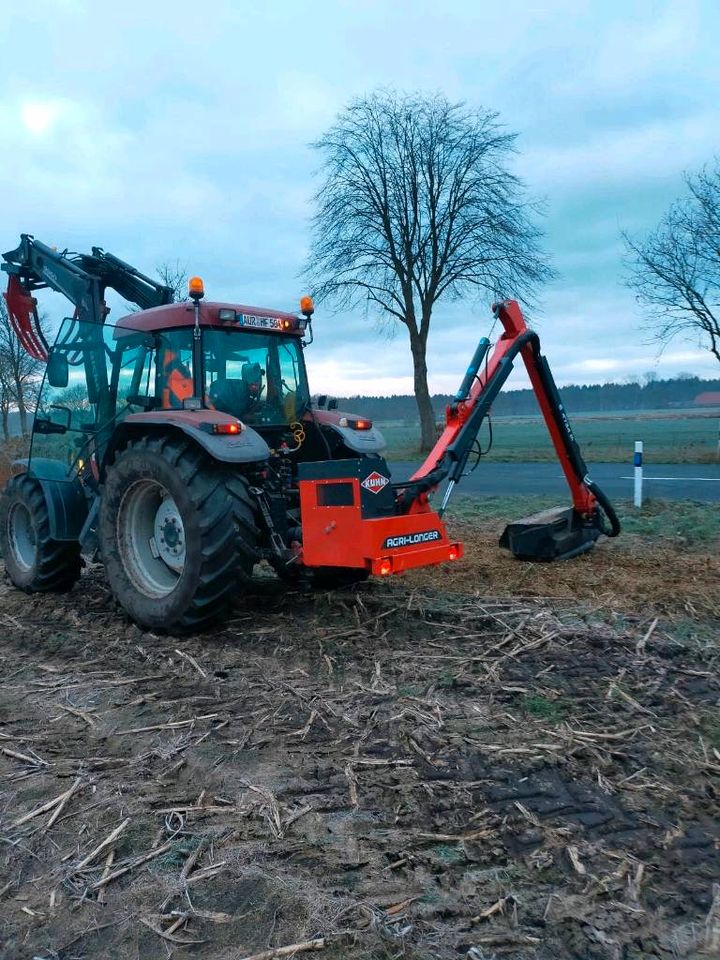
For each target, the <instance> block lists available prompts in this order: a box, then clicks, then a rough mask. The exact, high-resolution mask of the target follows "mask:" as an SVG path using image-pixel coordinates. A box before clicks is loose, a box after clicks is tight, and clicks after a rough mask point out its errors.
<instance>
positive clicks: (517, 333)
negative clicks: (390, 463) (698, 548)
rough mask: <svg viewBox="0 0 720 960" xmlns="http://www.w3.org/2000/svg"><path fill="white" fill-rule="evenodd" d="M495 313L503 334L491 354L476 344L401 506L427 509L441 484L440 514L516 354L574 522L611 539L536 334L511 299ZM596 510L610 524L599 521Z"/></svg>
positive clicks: (600, 497)
mask: <svg viewBox="0 0 720 960" xmlns="http://www.w3.org/2000/svg"><path fill="white" fill-rule="evenodd" d="M494 311H495V314H496V316H497V318H498V319H499V320H500V322H501V323H502V325H503V328H504V332H503V334H502V335H501V337H500V339H499V340H498V341H497V343H496V345H495V348H494V349H493V351H492V353H491V354H490V342H489V340H487V339H485V338H483V339H482V340H481V341H480V343H479V344H478V347H477V350H476V351H475V355H474V357H473V360H472V363H471V365H470V367H469V368H468V370H467V373H466V374H465V377H464V379H463V383H462V385H461V387H460V390H459V391H458V393H457V394H456V396H455V399H454V401H453V402H452V403H450V404H449V405H448V407H447V410H446V416H445V429H444V430H443V432H442V434H441V436H440V438H439V439H438V441H437V443H436V444H435V446H434V447H433V449H432V451H431V452H430V454H429V455H428V457H427V459H426V460H425V462H424V463H423V464H422V466H421V467H419V469H418V470H417V471H416V472H415V473H414V474H413V475H412V477H411V478H410V480H409V481H408V482H407V484H403V485H402V487H401V489H400V491H399V494H398V503H399V505H400V508H401V509H402V510H403V511H404V512H406V513H409V514H411V513H418V512H424V511H425V510H427V509H428V505H427V501H428V497H429V496H430V494H431V493H432V492H433V491H434V490H436V489H437V487H438V486H439V485H440V484H441V483H443V482H445V481H446V482H447V487H446V490H445V495H444V498H443V503H442V506H441V508H440V513H441V514H442V512H443V511H444V509H445V506H446V505H447V502H448V499H449V497H450V494H451V493H452V490H453V488H454V487H455V485H456V484H457V483H458V482H459V481H460V480H461V478H462V476H463V474H464V473H465V469H466V467H467V462H468V459H469V457H470V454H471V452H472V448H473V445H474V444H475V441H476V438H477V436H478V432H479V430H480V427H481V425H482V422H483V420H484V419H485V417H486V416H487V415H488V413H489V411H490V407H491V406H492V404H493V402H494V400H495V398H496V397H497V395H498V393H499V392H500V390H501V389H502V387H503V385H504V384H505V382H506V380H507V378H508V377H509V375H510V373H511V371H512V369H513V363H514V360H515V359H516V357H517V356H518V354H520V355H521V356H522V359H523V361H524V363H525V367H526V368H527V371H528V376H529V377H530V383H531V384H532V388H533V390H534V392H535V396H536V397H537V400H538V404H539V406H540V410H541V412H542V415H543V418H544V420H545V423H546V425H547V428H548V432H549V433H550V437H551V440H552V443H553V446H554V448H555V453H556V454H557V457H558V460H559V461H560V465H561V467H562V470H563V473H564V475H565V479H566V481H567V483H568V486H569V488H570V493H571V496H572V503H573V511H574V514H575V515H576V518H577V519H578V521H579V522H581V523H583V524H590V525H594V526H597V528H598V529H599V530H600V531H601V532H603V533H606V534H607V535H609V536H616V535H617V533H618V532H619V530H620V526H619V523H618V520H617V516H616V514H615V512H614V510H613V508H612V505H611V504H610V503H609V501H608V500H607V498H606V497H605V496H604V494H603V493H602V491H601V490H599V488H598V487H597V485H596V484H595V483H594V482H593V481H592V480H590V477H589V475H588V470H587V467H586V465H585V461H584V460H583V457H582V454H581V452H580V448H579V446H578V444H577V441H576V440H575V436H574V434H573V432H572V428H571V426H570V421H569V419H568V416H567V413H566V412H565V408H564V406H563V404H562V401H561V399H560V395H559V393H558V390H557V387H556V385H555V381H554V379H553V377H552V373H551V372H550V367H549V365H548V362H547V360H546V359H545V357H544V356H543V355H542V353H541V352H540V340H539V338H538V336H537V334H536V333H534V331H532V330H530V329H529V328H528V327H527V325H526V323H525V319H524V317H523V315H522V312H521V310H520V307H519V305H518V304H517V302H516V301H514V300H507V301H504V302H503V303H499V304H496V305H495V307H494ZM488 354H490V355H489V356H488ZM483 365H484V367H483ZM600 508H601V509H602V511H603V512H604V514H605V515H606V517H607V518H608V520H609V526H608V525H606V524H605V523H604V520H603V518H602V516H601V513H600Z"/></svg>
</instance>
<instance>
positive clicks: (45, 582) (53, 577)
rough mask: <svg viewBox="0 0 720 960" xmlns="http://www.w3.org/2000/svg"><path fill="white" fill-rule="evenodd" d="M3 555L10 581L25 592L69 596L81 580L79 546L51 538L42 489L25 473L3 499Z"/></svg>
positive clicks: (0, 539) (0, 544)
mask: <svg viewBox="0 0 720 960" xmlns="http://www.w3.org/2000/svg"><path fill="white" fill-rule="evenodd" d="M0 553H1V554H2V556H3V559H4V561H5V570H6V572H7V575H8V576H9V577H10V580H11V582H12V583H14V584H15V586H16V587H18V588H19V589H20V590H24V591H25V592H26V593H66V592H67V591H68V590H71V589H72V588H73V585H74V584H75V583H77V581H78V579H79V578H80V573H81V570H82V558H81V556H80V544H79V543H78V542H77V541H75V540H71V541H67V540H53V539H52V537H51V536H50V517H49V514H48V507H47V503H46V501H45V495H44V494H43V491H42V487H41V485H40V483H39V482H38V481H37V480H33V479H32V478H31V477H29V476H28V475H27V474H26V473H23V474H20V475H19V476H16V477H12V478H11V479H10V480H9V481H8V483H7V486H6V487H5V490H4V491H3V494H2V497H0Z"/></svg>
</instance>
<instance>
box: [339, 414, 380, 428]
mask: <svg viewBox="0 0 720 960" xmlns="http://www.w3.org/2000/svg"><path fill="white" fill-rule="evenodd" d="M338 426H340V427H350V429H351V430H372V420H351V419H350V417H340V421H339V423H338Z"/></svg>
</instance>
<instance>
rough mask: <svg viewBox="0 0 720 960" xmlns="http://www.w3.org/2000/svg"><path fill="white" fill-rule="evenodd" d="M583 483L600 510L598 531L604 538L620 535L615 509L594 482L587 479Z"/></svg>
mask: <svg viewBox="0 0 720 960" xmlns="http://www.w3.org/2000/svg"><path fill="white" fill-rule="evenodd" d="M583 483H584V484H585V486H586V487H587V489H588V490H589V491H590V493H591V494H592V495H593V496H594V497H595V499H596V500H597V502H598V503H599V505H600V508H601V510H602V514H601V517H600V529H601V530H602V532H603V533H604V534H605V536H606V537H616V536H617V535H618V534H619V533H620V529H621V527H620V520H619V518H618V515H617V513H615V508H614V507H613V505H612V503H610V501H609V500H608V498H607V496H606V495H605V494H604V493H603V491H602V490H601V489H600V487H599V486H598V485H597V484H596V483H595V481H594V480H590V478H589V477H588V478H585V479H583ZM604 517H607V519H608V520H609V521H610V525H609V526H608V525H607V524H606V523H605V522H604V519H603V518H604Z"/></svg>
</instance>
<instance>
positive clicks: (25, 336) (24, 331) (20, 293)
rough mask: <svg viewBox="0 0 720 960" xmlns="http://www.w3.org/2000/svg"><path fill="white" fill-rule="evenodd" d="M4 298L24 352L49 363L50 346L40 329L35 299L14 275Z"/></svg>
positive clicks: (9, 281) (10, 279)
mask: <svg viewBox="0 0 720 960" xmlns="http://www.w3.org/2000/svg"><path fill="white" fill-rule="evenodd" d="M4 296H5V302H6V303H7V309H8V316H9V317H10V323H11V324H12V328H13V330H14V331H15V334H16V336H17V338H18V340H19V341H20V345H21V346H22V348H23V350H24V351H25V352H26V353H27V354H29V355H30V356H31V357H33V358H34V359H35V360H43V361H47V358H48V345H47V341H46V340H45V337H44V336H43V333H42V330H41V329H40V321H39V319H38V314H37V306H36V302H35V298H34V297H32V296H30V294H29V293H28V292H27V291H26V290H25V289H24V288H23V285H22V284H21V283H20V280H19V279H18V277H16V276H14V275H13V274H11V275H10V278H9V280H8V288H7V292H6V293H5V295H4Z"/></svg>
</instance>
